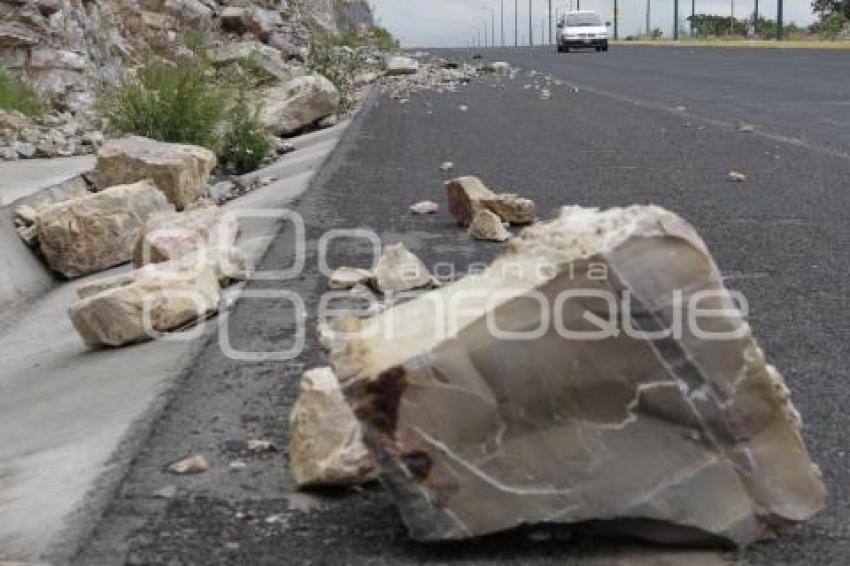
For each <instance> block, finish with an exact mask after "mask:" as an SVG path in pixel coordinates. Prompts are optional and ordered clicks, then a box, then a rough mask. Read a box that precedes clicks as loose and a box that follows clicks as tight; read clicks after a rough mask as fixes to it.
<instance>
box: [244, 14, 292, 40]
mask: <svg viewBox="0 0 850 566" xmlns="http://www.w3.org/2000/svg"><path fill="white" fill-rule="evenodd" d="M282 24H283V20H282V19H281V17H280V13H278V12H274V11H272V10H264V9H263V8H259V7H257V6H254V7H252V8H249V9H248V10H247V11H246V14H245V27H246V28H247V29H248V31H249V32H251V33H252V34H253V35H254V36H256V37H257V38H259V39H262V40H263V41H268V40H269V38H270V37H271V34H272V32H274V30H275V29H276V28H277V27H278V26H280V25H282Z"/></svg>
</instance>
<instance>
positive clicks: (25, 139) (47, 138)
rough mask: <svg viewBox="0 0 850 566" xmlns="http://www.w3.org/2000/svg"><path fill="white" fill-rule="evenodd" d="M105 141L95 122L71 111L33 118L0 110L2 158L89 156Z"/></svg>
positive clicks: (9, 159)
mask: <svg viewBox="0 0 850 566" xmlns="http://www.w3.org/2000/svg"><path fill="white" fill-rule="evenodd" d="M103 141H104V137H103V134H102V133H101V131H100V129H99V128H98V127H97V126H96V125H92V124H89V123H87V122H86V121H85V120H82V121H81V120H78V119H77V118H75V117H74V116H72V115H70V114H68V113H59V114H47V115H45V116H42V117H38V118H32V117H29V116H25V115H24V114H21V113H20V112H16V111H5V110H0V160H4V161H15V160H17V159H31V158H34V157H71V156H73V155H87V154H90V153H94V152H96V151H97V150H98V149H99V148H100V146H101V145H103Z"/></svg>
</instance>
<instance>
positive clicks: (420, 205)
mask: <svg viewBox="0 0 850 566" xmlns="http://www.w3.org/2000/svg"><path fill="white" fill-rule="evenodd" d="M438 210H440V205H439V204H437V203H436V202H434V201H430V200H423V201H421V202H417V203H416V204H413V205H411V206H410V212H412V213H413V214H420V215H423V214H434V213H435V212H437V211H438Z"/></svg>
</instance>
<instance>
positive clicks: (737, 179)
mask: <svg viewBox="0 0 850 566" xmlns="http://www.w3.org/2000/svg"><path fill="white" fill-rule="evenodd" d="M726 179H727V180H729V181H730V182H732V183H743V182H744V181H746V180H747V176H746V175H744V174H743V173H741V172H740V171H729V174H728V175H726Z"/></svg>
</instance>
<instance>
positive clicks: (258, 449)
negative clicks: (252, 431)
mask: <svg viewBox="0 0 850 566" xmlns="http://www.w3.org/2000/svg"><path fill="white" fill-rule="evenodd" d="M248 450H249V451H251V452H253V453H254V454H262V453H264V452H276V451H277V446H275V444H274V442H272V441H271V440H266V439H263V438H252V439H250V440H249V441H248Z"/></svg>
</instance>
